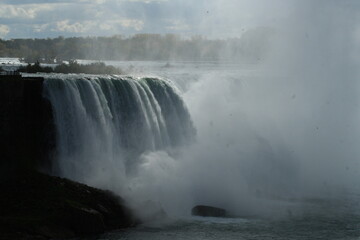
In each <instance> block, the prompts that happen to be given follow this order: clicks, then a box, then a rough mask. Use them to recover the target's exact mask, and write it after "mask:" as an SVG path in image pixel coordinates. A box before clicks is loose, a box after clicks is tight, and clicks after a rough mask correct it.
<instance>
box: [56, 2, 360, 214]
mask: <svg viewBox="0 0 360 240" xmlns="http://www.w3.org/2000/svg"><path fill="white" fill-rule="evenodd" d="M242 7H244V9H245V10H244V9H243V10H242V11H241V13H243V14H245V12H248V13H247V15H245V16H247V17H242V16H238V15H237V11H236V9H240V8H242ZM358 7H359V6H358V4H357V3H356V1H325V0H318V1H310V0H306V1H300V0H298V1H286V3H285V2H284V1H274V2H273V4H270V3H269V2H268V1H250V0H249V1H239V2H238V1H212V2H210V3H209V5H208V9H209V10H208V11H209V17H208V18H205V17H204V18H202V20H201V21H200V22H199V29H208V31H209V35H214V36H220V35H223V36H226V31H227V30H228V29H229V28H231V29H233V30H234V32H236V31H238V30H239V29H240V28H241V25H242V23H241V20H244V21H245V19H247V20H248V21H249V23H248V24H247V26H251V24H253V25H254V29H255V28H256V29H263V30H264V29H266V31H269V33H271V34H270V35H266V36H271V38H270V39H268V40H269V41H268V40H266V41H264V43H265V42H266V44H268V43H269V44H270V45H269V46H266V47H264V49H266V53H264V54H262V55H261V56H262V57H261V58H259V59H257V61H256V62H257V63H256V64H254V63H252V64H245V63H243V62H242V63H239V62H236V63H229V62H225V63H217V64H215V63H210V65H209V64H206V63H202V64H200V63H194V65H191V64H187V65H186V64H185V65H181V67H179V63H174V66H173V65H172V64H170V67H167V68H164V67H161V68H157V70H154V69H151V67H147V68H146V69H145V70H143V71H141V72H140V73H139V72H136V71H135V70H136V66H135V70H134V72H133V73H132V74H135V72H136V74H141V75H146V76H149V75H151V76H153V75H155V76H160V77H165V78H170V80H172V81H174V84H175V85H176V84H177V85H178V86H179V89H181V91H182V92H180V90H179V92H180V94H181V96H182V99H183V100H184V103H185V105H186V106H187V108H188V110H189V113H190V117H191V119H192V121H193V124H194V127H195V128H196V140H195V141H194V142H189V143H188V144H185V145H182V146H177V147H169V146H170V144H168V143H169V142H170V138H169V137H168V136H167V137H166V138H165V139H167V140H166V141H165V142H166V143H167V144H163V145H162V146H164V147H162V148H156V149H151V148H145V147H143V148H142V147H141V144H143V145H144V146H147V145H151V144H149V143H150V142H151V143H152V145H156V141H155V137H154V136H151V132H152V131H153V130H154V129H153V125H154V124H155V123H156V124H158V123H162V121H163V120H164V119H165V120H166V122H167V124H165V125H164V126H166V127H164V129H165V130H166V132H167V133H171V132H172V133H179V135H180V133H185V132H186V131H187V129H189V126H182V124H183V123H184V121H185V120H186V121H185V122H186V125H190V124H188V123H187V121H188V114H187V113H186V111H185V110H184V109H183V104H182V102H181V101H180V100H179V99H178V100H176V102H175V103H176V104H173V105H172V107H173V108H174V109H175V110H169V109H171V108H168V106H169V103H170V102H171V101H173V100H174V99H175V98H176V99H177V95H176V94H175V92H176V91H175V90H173V88H172V87H171V86H172V85H171V84H170V83H169V84H170V85H171V86H170V85H167V84H165V82H164V83H163V84H161V86H160V85H159V86H157V85H156V81H155V82H152V84H155V85H149V84H150V83H146V82H139V81H135V80H134V79H133V80H134V82H131V81H132V79H127V80H126V81H127V82H128V83H129V84H130V85H131V86H132V87H131V88H128V89H123V88H122V87H120V85H121V84H122V83H121V84H120V83H118V82H116V81H115V80H114V79H111V81H110V79H108V80H106V79H105V80H101V81H100V80H99V79H98V80H96V81H94V82H92V83H91V84H89V83H88V82H87V80H86V79H87V78H86V77H84V76H82V77H83V78H84V79H82V80H81V82H82V84H84V85H86V86H88V87H87V88H86V89H85V88H84V87H79V86H81V84H80V80H78V81H79V83H77V85H78V86H76V87H75V85H76V84H75V85H74V84H70V83H67V84H65V85H69V86H70V85H73V86H72V88H74V89H77V91H78V92H80V93H81V94H79V96H77V98H76V99H78V101H76V103H77V104H78V105H79V106H80V107H81V108H80V109H81V112H82V115H81V116H80V115H79V116H77V117H73V120H74V121H73V122H72V123H71V121H69V122H66V121H63V120H61V118H60V120H59V122H60V123H61V124H62V126H63V128H64V129H67V130H66V131H65V130H64V131H63V132H67V131H69V132H70V133H69V136H67V135H66V134H67V133H63V134H65V135H66V136H65V138H64V139H65V140H66V141H65V142H67V140H68V139H67V138H69V139H70V140H71V141H70V142H72V141H74V143H75V144H76V146H81V147H80V149H81V150H83V153H81V152H80V154H79V155H75V158H73V157H74V156H71V154H72V152H71V151H73V147H72V146H70V147H69V148H68V149H67V148H66V147H65V148H64V149H65V150H69V151H68V152H66V154H65V156H68V155H67V154H69V156H70V157H71V158H70V160H69V159H67V161H65V162H64V161H61V159H60V163H59V165H60V167H59V168H60V169H63V170H64V169H65V171H64V172H65V176H67V177H70V178H73V179H75V180H79V181H81V182H85V183H88V184H90V185H94V186H98V187H102V188H107V189H110V190H113V191H115V192H116V193H118V194H120V195H121V196H123V197H125V198H126V199H127V200H128V202H129V203H130V204H131V205H132V206H133V207H135V208H137V209H140V212H142V211H143V210H144V209H143V208H142V207H141V206H145V208H149V205H148V204H146V203H147V202H148V201H149V200H150V201H151V202H152V204H151V205H155V206H158V207H161V208H163V209H164V210H165V211H166V212H167V213H168V214H169V215H170V216H187V215H189V214H190V210H191V208H192V207H193V206H195V205H197V204H204V205H212V206H216V207H222V208H225V209H227V210H228V211H229V213H230V214H233V215H236V216H254V215H255V216H265V217H269V216H271V217H278V216H279V217H281V216H289V215H291V216H292V215H294V214H302V212H304V211H307V209H308V206H309V204H310V203H309V202H310V201H309V200H310V199H321V200H325V201H330V200H331V201H332V200H337V201H339V200H349V199H350V200H352V199H356V198H357V195H358V193H359V184H358V182H359V174H360V172H359V170H360V166H359V161H358V156H359V147H358V146H357V144H358V142H359V140H360V139H359V138H360V131H359V130H360V129H359V127H358V122H359V120H360V119H359V109H358V108H359V105H358V101H359V99H358V94H359V93H358V88H359V86H358V81H357V78H358V77H359V74H358V69H359V61H358V60H357V56H358V54H359V46H358V45H359V44H358V43H359V40H360V28H359V24H358V23H357V22H358V20H359V19H358V17H357V16H358V15H359V14H358V11H357V8H358ZM215 10H218V11H215ZM213 11H215V13H214V14H212V12H213ZM217 19H221V20H222V22H220V23H221V24H226V26H227V27H226V28H221V27H219V26H218V25H217V24H215V22H216V20H217ZM250 19H251V21H250ZM250 22H251V24H250ZM211 26H213V28H211V29H209V28H210V27H211ZM241 31H242V30H241ZM241 31H240V32H241ZM240 34H241V33H240ZM243 34H245V33H243ZM263 36H264V35H263V34H255V35H252V38H251V41H250V42H249V47H254V46H258V44H259V43H262V41H263V39H262V38H263ZM256 38H259V39H256ZM253 41H255V42H256V43H257V44H255V45H252V44H251V43H252V42H253ZM256 48H257V47H256ZM261 49H262V48H261ZM226 54H231V50H229V51H225V52H224V55H226ZM225 59H229V58H225ZM140 64H141V63H140ZM176 64H178V65H176ZM109 78H111V77H109ZM60 80H62V79H60ZM109 81H110V82H109ZM144 81H145V80H144ZM146 81H149V80H146ZM101 82H103V83H102V84H103V85H104V84H105V83H106V84H108V85H111V84H113V85H114V86H115V85H116V84H119V86H118V87H117V88H110V90H111V91H110V90H109V89H107V90H106V91H104V89H103V88H102V87H101V84H100V83H101ZM130 85H129V86H130ZM151 86H153V87H152V88H151ZM156 86H157V87H156ZM55 87H56V86H55ZM149 87H150V88H149ZM72 88H70V87H69V89H72ZM55 89H56V91H60V90H62V89H61V88H59V89H58V88H55ZM87 89H89V90H87ZM119 89H120V90H119ZM166 89H167V90H166ZM170 89H171V91H170ZM50 90H51V89H50ZM90 90H91V91H90ZM71 91H73V90H71ZM117 91H118V92H117ZM129 91H130V92H132V91H134V94H132V95H131V94H130V95H129V96H131V97H130V98H131V99H133V100H134V103H133V104H132V105H131V107H130V106H128V105H126V104H123V105H121V101H122V100H121V99H122V96H123V95H127V94H129ZM162 91H170V92H171V94H172V95H171V96H170V95H166V94H165V95H166V98H163V100H162V101H161V102H159V103H157V102H156V101H155V100H156V99H155V98H156V93H158V94H159V96H162V95H161V94H162ZM172 91H174V92H172ZM109 92H111V94H109ZM119 92H121V93H122V94H123V95H121V96H120V95H119V96H118V95H116V94H117V93H119ZM140 93H141V94H140ZM168 93H169V92H168ZM165 95H164V96H165ZM59 96H60V97H59ZM59 96H58V98H57V99H62V97H61V96H62V95H61V94H60V95H59ZM82 96H88V97H89V99H86V101H85V103H83V102H82V101H83V99H81V98H82ZM110 96H112V97H113V98H111V101H112V102H111V104H109V99H110ZM70 97H71V96H70ZM70 97H69V99H70ZM174 97H175V98H174ZM130 98H129V99H130ZM164 99H165V100H164ZM171 99H172V100H171ZM91 101H93V102H96V103H97V104H90V103H91ZM73 102H74V104H75V101H73ZM57 103H61V106H62V107H61V108H62V110H66V111H65V112H69V111H68V110H67V108H66V106H64V104H65V102H62V101H60V100H57ZM173 103H174V102H173ZM81 104H83V105H81ZM117 104H120V106H119V105H117ZM65 105H66V104H65ZM87 105H89V106H87ZM77 107H78V106H73V109H76V108H77ZM162 107H163V109H168V110H169V111H168V115H166V114H165V113H164V112H162V110H163V109H161V108H162ZM87 108H88V109H87ZM176 108H179V109H181V112H182V113H181V114H179V115H178V116H177V118H176V121H175V122H172V121H171V119H172V118H173V117H174V115H173V114H174V113H173V112H176ZM114 109H115V110H114ZM118 109H120V110H121V109H125V110H124V112H121V111H122V110H121V111H120V113H119V115H114V113H117V112H116V111H117V110H118ZM134 109H135V110H136V111H135V110H134ZM78 112H79V111H76V110H74V111H73V112H72V114H74V115H76V114H78ZM91 112H96V113H97V115H96V117H93V118H91V119H87V118H88V117H89V118H90V117H92V114H91ZM121 114H124V116H125V118H126V114H130V115H131V117H128V118H129V119H130V120H131V121H130V122H129V125H126V126H123V125H121V123H122V121H123V119H122V117H123V115H121ZM136 114H139V116H137V115H136ZM130 115H129V116H130ZM175 115H176V114H175ZM181 115H183V116H182V117H183V118H179V116H180V117H181ZM140 116H141V117H140ZM58 117H59V116H58ZM60 117H63V116H62V115H61V114H60ZM162 118H163V119H162ZM99 119H100V120H101V122H100V120H99ZM114 119H115V120H116V121H115V120H114ZM139 119H140V120H139ZM132 122H134V124H133V125H132V124H131V123H132ZM144 122H146V123H148V125H146V126H145V124H144ZM85 123H87V125H86V124H85ZM67 124H73V125H71V126H72V127H73V128H74V129H75V130H76V131H75V132H77V131H78V130H79V131H78V132H79V134H75V133H72V132H71V131H70V129H71V128H70V127H69V125H67ZM136 124H138V125H136ZM86 126H88V127H86ZM138 126H140V127H139V129H138V128H137V127H138ZM154 126H155V125H154ZM169 126H170V127H169ZM181 127H182V128H181ZM171 128H174V129H171ZM117 129H120V130H121V131H119V132H120V133H121V134H124V133H125V134H124V135H125V136H127V135H126V134H129V136H130V137H129V138H131V139H132V140H131V139H129V140H128V139H125V142H127V141H129V142H130V143H131V144H130V146H132V149H126V148H125V149H122V148H121V147H119V139H121V138H122V137H123V135H121V134H119V136H118V135H116V133H115V131H116V130H117ZM126 130H127V131H128V132H126ZM158 131H159V132H160V129H158ZM92 132H93V134H89V133H92ZM130 133H131V134H130ZM142 133H143V135H142ZM167 133H164V134H165V135H166V134H167ZM134 134H135V135H136V134H138V135H136V136H134ZM78 135H81V136H78ZM88 135H89V136H93V137H92V139H90V140H89V137H88ZM160 135H161V134H160ZM185 135H187V134H184V136H185ZM179 137H180V136H179ZM175 138H176V137H175ZM147 139H150V140H147ZM183 139H186V138H183ZM121 141H123V139H122V140H121ZM121 141H120V142H121ZM137 144H138V145H137ZM89 146H92V147H89ZM112 146H113V147H112ZM61 147H64V146H61ZM134 149H135V150H138V151H135V153H134ZM139 149H140V150H141V151H139ZM115 150H116V151H115ZM129 152H130V153H129ZM85 153H86V154H85ZM78 156H80V157H81V156H85V158H84V157H83V158H84V159H81V160H80V161H79V163H80V164H78V166H77V167H75V168H72V167H73V166H75V165H76V164H74V163H73V161H76V157H78ZM129 156H130V157H129ZM74 159H75V160H74ZM129 161H130V162H132V164H129ZM62 164H65V166H61V165H62ZM66 164H68V165H66ZM129 165H130V166H131V167H129ZM66 167H67V168H66ZM66 169H68V170H69V171H66ZM70 172H71V173H72V175H67V173H70ZM78 172H80V173H82V174H77V173H78ZM139 206H140V207H139ZM333 210H334V209H333ZM335 210H336V209H335Z"/></svg>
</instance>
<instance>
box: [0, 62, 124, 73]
mask: <svg viewBox="0 0 360 240" xmlns="http://www.w3.org/2000/svg"><path fill="white" fill-rule="evenodd" d="M1 71H2V70H0V72H1ZM17 72H23V73H38V72H43V73H87V74H123V72H122V71H121V69H120V68H116V67H114V66H107V65H105V63H102V62H96V63H90V64H86V65H84V64H79V63H77V62H76V61H70V62H69V64H65V63H61V64H58V65H56V66H54V67H49V66H41V64H40V62H39V61H36V62H35V63H34V64H31V63H29V64H28V65H26V66H21V67H19V68H18V70H17Z"/></svg>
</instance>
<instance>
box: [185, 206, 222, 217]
mask: <svg viewBox="0 0 360 240" xmlns="http://www.w3.org/2000/svg"><path fill="white" fill-rule="evenodd" d="M191 215H193V216H201V217H226V215H227V213H226V210H225V209H222V208H217V207H211V206H204V205H198V206H195V207H193V208H192V210H191Z"/></svg>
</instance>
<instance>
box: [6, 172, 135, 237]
mask: <svg viewBox="0 0 360 240" xmlns="http://www.w3.org/2000/svg"><path fill="white" fill-rule="evenodd" d="M0 189H1V191H2V197H1V198H0V239H9V238H8V236H16V237H13V238H14V239H22V238H21V237H20V236H24V237H23V239H37V238H39V239H48V238H73V237H78V236H84V235H93V234H100V233H103V232H104V231H110V230H114V229H120V228H126V227H131V226H134V225H135V224H137V223H138V221H137V219H136V218H135V217H134V215H133V213H132V211H131V210H130V209H129V208H128V207H127V206H126V204H125V202H124V201H123V200H122V199H121V198H120V197H118V196H116V195H114V194H113V193H111V192H109V191H103V190H99V189H96V188H92V187H89V186H86V185H84V184H80V183H76V182H73V181H70V180H67V179H63V178H58V177H52V176H47V175H45V174H41V173H37V172H17V173H16V174H14V175H13V176H12V177H8V178H6V179H4V178H2V179H0Z"/></svg>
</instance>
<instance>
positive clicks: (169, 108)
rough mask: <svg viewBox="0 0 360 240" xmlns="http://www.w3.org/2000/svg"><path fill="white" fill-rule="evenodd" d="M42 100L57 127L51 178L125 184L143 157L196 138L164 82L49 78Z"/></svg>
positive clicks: (170, 87)
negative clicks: (123, 181)
mask: <svg viewBox="0 0 360 240" xmlns="http://www.w3.org/2000/svg"><path fill="white" fill-rule="evenodd" d="M44 96H45V97H46V98H48V99H49V100H50V102H51V104H52V108H53V114H54V122H55V125H56V134H57V139H56V141H57V154H56V155H57V160H56V163H55V167H54V172H55V174H58V175H60V176H63V177H68V178H71V179H74V180H78V181H81V182H86V183H89V184H93V185H96V186H106V187H108V183H109V182H111V181H112V180H113V181H118V180H119V179H120V180H125V178H126V175H127V174H128V172H129V171H132V170H134V169H136V165H137V161H138V160H137V159H139V158H138V157H139V156H140V155H141V154H142V153H144V152H146V151H155V150H166V149H170V148H173V147H176V146H182V145H185V144H187V143H189V142H191V141H192V140H193V139H194V136H195V129H194V127H193V125H192V122H191V119H190V115H189V113H188V111H187V109H186V106H185V105H184V102H183V100H182V99H181V97H180V96H179V94H178V92H177V90H176V88H175V87H174V86H173V85H172V84H171V83H170V82H168V81H166V80H162V79H157V78H132V77H116V76H88V75H87V76H85V75H50V76H46V77H45V82H44ZM119 184H120V183H119Z"/></svg>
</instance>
